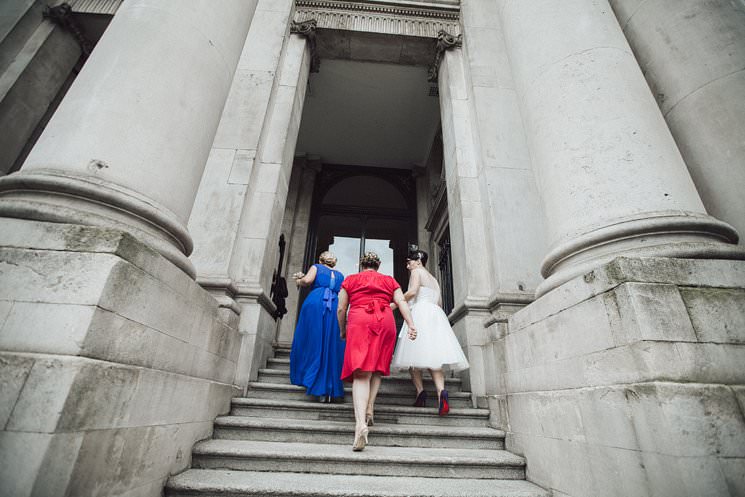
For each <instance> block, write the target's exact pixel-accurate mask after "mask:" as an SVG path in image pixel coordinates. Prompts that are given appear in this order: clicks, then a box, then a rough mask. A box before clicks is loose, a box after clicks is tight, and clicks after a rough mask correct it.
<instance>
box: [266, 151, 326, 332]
mask: <svg viewBox="0 0 745 497" xmlns="http://www.w3.org/2000/svg"><path fill="white" fill-rule="evenodd" d="M295 168H297V169H301V170H300V171H297V173H298V177H297V180H298V181H297V184H291V186H290V192H291V195H292V194H294V197H295V198H296V199H297V200H296V202H295V204H294V208H293V210H292V212H290V209H289V206H288V209H287V210H286V211H285V216H286V218H285V220H286V221H290V222H289V223H288V224H289V225H290V226H288V227H287V229H283V231H284V233H292V235H291V237H290V243H289V244H288V245H287V254H286V258H287V266H286V269H285V272H284V274H285V276H286V278H287V286H288V289H289V291H290V295H289V296H288V297H287V302H286V306H287V314H285V316H284V317H283V318H282V322H281V324H280V327H279V334H278V335H277V342H279V343H284V344H289V343H292V337H293V336H294V333H295V324H296V322H297V315H298V311H299V310H300V309H298V302H299V295H300V292H299V290H297V289H295V288H294V286H295V285H294V282H293V280H292V277H291V275H292V274H294V273H297V272H299V271H302V270H303V269H304V268H303V262H304V259H305V244H306V243H307V240H308V229H309V228H310V209H311V207H312V204H313V188H314V186H315V184H316V176H317V175H318V173H319V172H320V170H321V161H320V159H319V158H318V157H317V156H315V157H313V158H311V157H308V158H306V159H305V160H303V161H302V163H300V161H298V163H297V164H296V165H295ZM293 174H294V172H293ZM293 190H294V191H293ZM288 215H291V216H292V217H291V218H290V219H287V216H288Z"/></svg>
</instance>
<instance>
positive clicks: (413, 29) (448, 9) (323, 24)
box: [295, 0, 460, 38]
mask: <svg viewBox="0 0 745 497" xmlns="http://www.w3.org/2000/svg"><path fill="white" fill-rule="evenodd" d="M295 6H296V10H295V21H296V22H302V21H305V20H307V19H316V20H317V21H318V27H319V28H324V29H340V30H346V31H364V32H370V33H382V34H393V35H407V36H421V37H426V38H437V36H438V33H439V32H440V31H441V30H445V31H447V32H449V33H456V34H460V23H459V15H460V9H459V7H458V6H455V5H442V6H439V5H438V6H433V5H432V4H427V6H422V7H418V6H417V7H414V6H411V4H410V3H409V4H406V6H404V5H396V4H386V5H381V4H372V3H364V2H344V1H333V0H297V1H296V2H295Z"/></svg>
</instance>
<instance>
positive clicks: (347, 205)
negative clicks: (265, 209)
mask: <svg viewBox="0 0 745 497" xmlns="http://www.w3.org/2000/svg"><path fill="white" fill-rule="evenodd" d="M416 242H417V215H416V187H415V182H414V179H413V177H412V175H411V171H410V170H399V169H387V168H374V167H360V166H354V167H350V166H339V165H324V166H323V168H322V170H321V172H320V173H319V176H318V180H317V182H316V186H315V190H314V195H313V205H312V208H311V219H310V230H309V232H308V242H307V244H306V254H305V266H306V267H307V266H308V265H310V264H312V263H313V262H314V261H315V260H316V259H317V257H318V254H319V253H320V252H322V251H324V250H331V251H333V252H335V253H336V255H337V257H338V258H339V263H338V266H337V268H338V269H339V270H340V271H341V272H342V273H344V274H345V275H348V274H352V273H355V272H357V271H358V267H357V261H358V259H359V257H360V255H361V254H362V253H363V252H365V251H368V250H372V251H374V252H376V253H377V254H378V255H379V256H380V258H381V261H382V264H381V267H380V271H381V272H382V273H385V274H390V275H391V276H393V277H394V278H396V280H397V281H398V282H399V284H401V286H402V287H403V288H406V282H407V281H408V274H407V272H406V268H405V260H406V254H407V252H408V250H409V246H410V245H411V244H416Z"/></svg>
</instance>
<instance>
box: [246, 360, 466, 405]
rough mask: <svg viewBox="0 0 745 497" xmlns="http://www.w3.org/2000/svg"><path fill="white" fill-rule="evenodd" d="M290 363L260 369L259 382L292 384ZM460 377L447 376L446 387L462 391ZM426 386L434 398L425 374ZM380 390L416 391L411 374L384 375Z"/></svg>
mask: <svg viewBox="0 0 745 497" xmlns="http://www.w3.org/2000/svg"><path fill="white" fill-rule="evenodd" d="M288 371H289V365H288V368H286V369H269V368H264V369H259V377H258V379H257V380H256V381H257V382H258V383H275V384H285V385H289V384H290V375H289V374H288ZM461 383H462V382H461V379H460V378H445V388H446V389H447V390H448V392H449V393H453V392H461V391H462V385H461ZM424 387H425V389H426V390H427V394H428V395H430V396H431V397H432V398H433V397H434V396H435V395H436V390H435V388H434V385H433V384H432V382H431V381H427V379H426V376H425V381H424ZM380 391H381V392H383V391H386V392H394V391H395V392H401V393H408V394H409V395H411V396H412V397H413V396H414V395H415V393H416V389H415V388H414V385H413V384H412V383H411V378H410V377H409V375H408V374H407V375H401V374H392V375H391V376H384V377H383V381H382V382H381V384H380Z"/></svg>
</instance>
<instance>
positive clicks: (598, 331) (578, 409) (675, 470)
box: [505, 258, 745, 497]
mask: <svg viewBox="0 0 745 497" xmlns="http://www.w3.org/2000/svg"><path fill="white" fill-rule="evenodd" d="M505 354H506V355H505V367H506V374H505V382H506V388H507V390H508V392H509V396H508V401H507V408H508V411H509V426H508V428H507V429H508V433H509V435H508V449H510V450H513V451H515V452H517V453H519V454H522V455H525V456H526V457H527V460H528V479H530V480H531V481H533V482H535V483H537V484H539V485H542V486H544V487H546V488H549V489H551V490H552V491H553V492H554V495H558V496H565V495H566V496H577V497H579V496H587V497H589V496H598V495H603V496H619V497H620V496H630V495H634V496H652V495H654V496H656V497H658V496H663V497H666V496H670V497H673V496H676V497H680V496H691V497H693V496H738V495H745V483H744V482H745V416H744V414H743V413H745V369H744V368H743V367H742V365H743V364H745V264H743V263H742V262H737V261H725V260H685V259H629V258H619V259H616V260H615V261H613V262H612V263H609V264H607V265H605V266H603V267H601V268H599V269H597V270H594V271H592V272H590V273H587V274H586V275H584V276H583V277H580V278H576V279H575V280H572V281H570V282H569V283H567V284H565V285H563V286H561V287H559V288H557V289H556V290H554V291H552V292H550V293H548V294H547V295H545V296H543V297H542V298H540V299H538V300H537V301H536V302H534V303H533V304H531V305H529V306H527V307H526V308H524V309H522V310H521V311H519V312H517V313H516V314H515V315H514V316H513V317H512V318H511V319H510V331H509V333H508V335H507V336H506V337H505Z"/></svg>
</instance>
